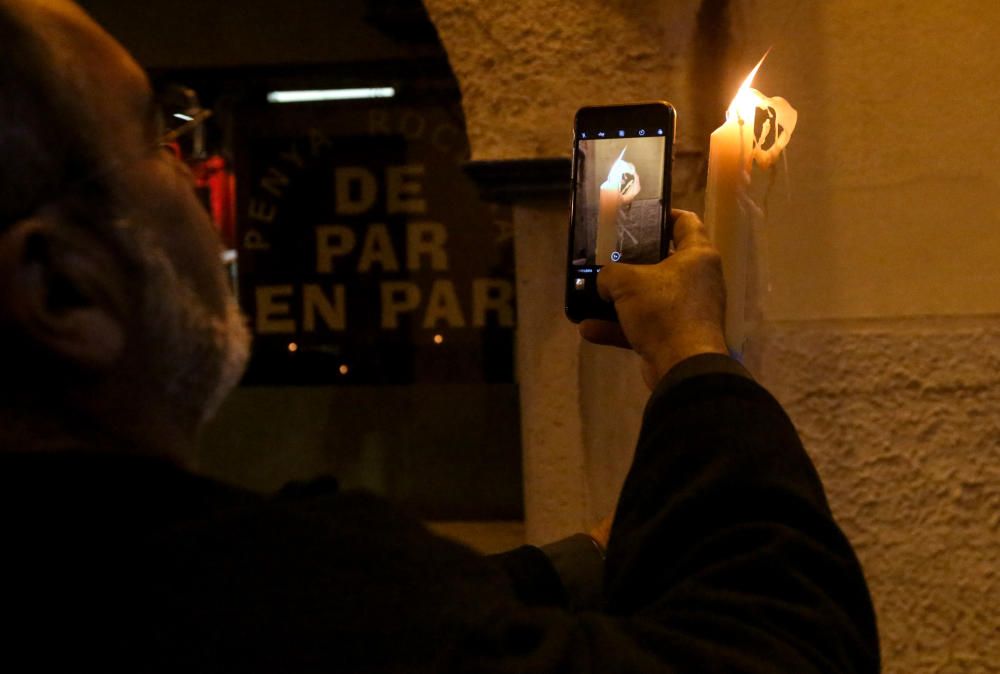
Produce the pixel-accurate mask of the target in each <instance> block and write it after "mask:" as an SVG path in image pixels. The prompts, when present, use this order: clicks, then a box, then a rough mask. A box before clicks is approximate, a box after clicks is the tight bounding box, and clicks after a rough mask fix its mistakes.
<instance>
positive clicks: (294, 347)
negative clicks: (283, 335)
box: [288, 342, 299, 353]
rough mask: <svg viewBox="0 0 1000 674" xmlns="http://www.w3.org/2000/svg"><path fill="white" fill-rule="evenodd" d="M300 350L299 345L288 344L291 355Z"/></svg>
mask: <svg viewBox="0 0 1000 674" xmlns="http://www.w3.org/2000/svg"><path fill="white" fill-rule="evenodd" d="M298 350H299V345H298V344H296V343H295V342H289V343H288V351H289V352H290V353H295V352H296V351H298Z"/></svg>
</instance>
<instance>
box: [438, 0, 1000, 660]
mask: <svg viewBox="0 0 1000 674" xmlns="http://www.w3.org/2000/svg"><path fill="white" fill-rule="evenodd" d="M426 4H427V6H428V8H429V10H430V12H431V16H432V19H433V20H434V21H435V23H436V25H437V27H438V29H439V31H440V34H441V37H442V40H443V42H444V44H445V47H446V49H447V50H448V52H449V57H450V59H451V61H452V66H453V68H454V70H455V72H456V75H457V76H458V79H459V82H460V84H461V86H462V91H463V96H464V107H465V110H466V116H467V121H468V125H469V133H470V137H471V140H472V144H473V154H474V156H475V157H476V158H480V159H497V158H511V157H540V156H553V155H566V154H568V152H569V149H570V138H569V128H570V124H571V119H572V113H573V111H574V110H575V109H576V108H577V107H579V105H582V104H585V103H601V102H617V101H627V100H636V99H648V98H668V99H670V100H672V101H673V102H674V103H675V104H676V105H677V107H678V110H679V118H680V123H681V127H680V132H679V138H680V144H681V147H683V148H685V149H686V150H688V152H693V153H694V154H693V155H690V156H688V157H686V159H685V161H686V162H688V163H689V164H694V165H695V166H694V173H695V175H697V174H698V170H697V169H698V168H699V167H698V166H697V161H698V160H697V152H698V151H699V150H704V149H705V147H706V146H707V138H708V133H709V132H710V131H711V129H712V128H713V126H714V125H715V124H716V123H717V122H718V121H719V120H720V119H721V115H722V112H723V110H724V107H725V104H726V100H724V99H727V98H728V97H729V96H730V95H731V92H732V91H733V90H734V89H735V86H736V84H737V83H738V80H739V79H740V78H741V76H742V75H743V74H745V72H746V71H747V70H749V68H750V67H751V66H752V65H753V63H754V62H755V61H756V59H757V58H758V57H759V56H760V54H762V53H763V52H764V51H765V50H766V49H767V47H769V46H773V47H774V51H773V52H772V53H771V56H770V57H769V58H768V62H767V65H766V66H765V68H764V69H763V71H762V73H761V76H760V77H759V79H758V82H757V85H758V87H759V88H760V89H761V90H762V91H764V92H765V93H768V94H772V95H774V94H780V95H783V96H786V97H787V98H788V99H789V100H791V101H792V103H793V104H794V105H795V106H796V107H797V108H798V109H799V112H800V117H799V127H798V131H797V132H796V137H795V138H794V139H793V141H792V144H791V146H790V151H789V153H788V154H787V169H788V170H787V172H786V171H784V170H783V171H782V172H779V174H777V176H776V180H775V185H774V188H773V189H772V191H771V193H770V195H769V199H768V201H767V204H766V205H767V208H768V217H767V223H766V230H765V232H766V237H765V240H764V241H762V242H761V247H760V249H759V253H760V256H761V258H760V259H761V260H762V261H763V262H762V269H764V270H765V271H766V273H767V277H768V281H769V283H770V286H771V288H772V289H771V291H770V292H769V293H765V294H762V295H760V296H758V297H756V298H755V300H756V304H758V305H759V306H760V307H761V310H762V312H763V314H762V315H763V319H764V320H763V322H762V325H761V327H760V329H759V331H758V332H757V334H756V338H755V340H754V342H753V344H754V348H753V349H752V351H751V353H750V355H749V362H750V364H751V367H752V369H753V370H754V372H755V373H756V375H757V376H758V378H759V379H761V380H762V381H763V382H764V383H765V384H766V385H767V386H768V387H769V388H770V389H772V390H773V391H774V392H775V393H776V395H777V396H778V398H779V399H780V400H781V401H782V402H783V404H785V405H786V407H787V409H788V411H789V414H790V415H791V417H792V419H793V421H794V422H795V423H796V425H797V427H798V428H799V430H800V432H801V434H802V436H803V439H804V441H805V443H806V446H807V448H808V449H809V450H810V453H811V454H812V456H813V457H814V458H815V460H816V463H817V465H818V468H819V470H820V474H821V475H822V477H823V479H824V481H825V483H826V485H827V488H828V493H829V496H830V500H831V504H832V507H833V510H834V512H835V514H836V515H837V517H838V519H839V521H840V522H841V524H842V525H843V527H844V529H845V530H846V531H847V533H848V535H849V536H851V538H852V540H854V541H855V543H856V544H857V547H858V553H859V556H860V557H861V560H862V563H863V564H864V566H865V569H866V573H867V575H868V577H869V579H870V583H871V587H872V591H873V594H874V598H875V603H876V606H877V610H878V612H879V620H880V626H881V632H882V637H883V647H884V655H885V671H886V672H889V673H899V674H903V673H905V674H912V673H918V674H920V673H927V674H930V673H937V672H997V671H1000V643H998V635H1000V619H998V617H997V614H998V612H997V610H996V606H998V605H1000V587H998V583H997V576H996V570H995V569H996V567H997V566H998V564H997V560H998V559H1000V531H998V529H1000V493H998V489H1000V487H998V485H1000V474H998V468H997V466H998V465H1000V374H998V373H1000V264H997V262H996V261H997V260H1000V170H998V169H997V168H996V166H997V160H998V158H1000V133H995V132H993V127H995V126H996V123H995V119H996V115H997V110H1000V87H997V86H996V84H995V82H996V73H997V72H1000V47H998V46H996V44H995V43H996V40H995V32H996V30H995V29H996V26H997V25H1000V3H996V2H994V1H992V0H989V1H987V0H970V1H965V2H961V1H958V0H938V1H937V2H934V3H930V2H902V1H900V0H888V1H886V2H880V3H872V2H868V1H865V0H839V1H838V2H812V1H811V0H767V1H765V0H756V1H755V0H742V1H741V0H732V1H731V2H729V3H726V2H723V1H721V0H705V2H699V1H697V0H675V1H673V2H670V1H668V0H662V1H660V2H653V1H642V0H634V1H631V2H627V1H624V0H619V1H617V2H615V1H611V2H601V3H599V2H595V1H591V0H581V1H580V2H577V3H573V4H572V5H571V6H570V5H566V4H565V3H551V2H542V1H539V0H534V1H533V0H515V1H514V2H507V3H498V2H472V1H471V0H466V1H462V0H426ZM727 4H728V5H729V12H728V15H726V14H724V13H720V12H718V11H717V10H718V8H719V7H721V6H724V5H727ZM712 7H714V8H715V9H714V10H712ZM710 10H712V11H710ZM610 82H614V83H615V84H614V86H612V85H610V84H609V83H610ZM713 92H714V93H713ZM727 92H728V93H727ZM701 168H703V167H701ZM675 189H679V190H680V192H681V193H680V194H677V195H675V202H676V203H679V204H681V205H683V206H685V207H690V208H694V209H695V210H700V205H701V199H702V195H701V193H700V192H699V185H698V182H697V181H694V182H685V183H684V184H683V185H678V184H677V183H675ZM567 217H568V209H567V204H565V203H548V204H541V203H532V204H521V205H519V206H518V207H516V208H515V213H514V219H515V231H516V251H517V267H518V277H519V278H518V291H519V298H518V301H519V321H520V329H519V337H518V348H519V373H520V378H521V386H522V425H523V439H524V451H525V459H524V460H525V481H526V484H525V487H526V496H525V498H526V500H527V503H526V506H527V508H526V512H527V522H526V530H527V537H528V539H529V540H531V541H535V542H537V541H540V540H543V539H546V538H550V537H552V536H556V535H561V534H564V533H566V532H568V531H571V530H573V529H575V528H579V527H580V526H584V525H586V524H587V523H589V522H590V521H591V520H593V519H594V518H595V517H596V516H598V515H600V514H601V513H602V512H604V511H605V510H607V509H608V508H610V507H612V504H613V499H614V494H615V491H616V489H617V487H618V485H619V484H620V479H621V476H622V473H623V471H624V469H625V468H626V467H627V465H628V461H629V459H630V453H631V449H632V445H633V443H634V440H635V435H636V431H637V424H638V420H639V414H640V412H641V408H642V403H643V399H644V396H645V393H644V391H643V390H642V384H641V382H640V380H639V377H638V375H637V371H636V365H635V363H634V361H633V359H631V358H630V357H629V356H628V354H622V353H617V352H613V351H607V350H601V349H596V348H594V347H591V346H589V345H585V344H581V343H580V341H579V338H578V337H577V336H576V334H575V331H574V328H573V326H572V325H570V324H569V323H568V322H566V321H565V320H564V319H563V318H562V316H561V302H562V288H561V283H562V280H561V278H560V271H559V270H560V269H561V267H562V265H563V263H564V262H563V255H564V246H565V242H564V238H565V231H566V223H567Z"/></svg>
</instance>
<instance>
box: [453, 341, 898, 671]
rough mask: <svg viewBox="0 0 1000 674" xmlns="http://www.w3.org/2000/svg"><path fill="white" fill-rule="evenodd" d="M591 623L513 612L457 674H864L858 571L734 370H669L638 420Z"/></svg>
mask: <svg viewBox="0 0 1000 674" xmlns="http://www.w3.org/2000/svg"><path fill="white" fill-rule="evenodd" d="M604 596H605V602H606V603H605V606H604V609H603V610H602V611H593V612H584V613H577V614H571V613H567V612H565V611H560V610H556V609H546V608H524V607H523V605H521V606H520V607H518V606H516V605H514V606H510V607H508V608H507V609H505V610H500V611H497V612H496V614H495V615H494V618H493V620H492V622H491V624H490V626H489V629H487V630H485V631H484V632H481V633H479V634H478V635H477V637H476V639H475V640H473V641H472V642H469V643H467V644H466V647H464V648H462V649H461V650H460V653H461V656H460V659H461V665H460V667H459V669H462V670H464V671H496V672H507V671H511V672H513V671H595V672H618V671H633V672H646V671H649V672H652V671H657V672H685V673H689V672H701V671H727V672H728V671H738V672H743V671H747V672H771V671H776V672H778V671H780V672H795V673H797V674H802V673H808V672H877V671H879V667H880V665H879V650H878V636H877V632H876V626H875V617H874V612H873V609H872V604H871V600H870V597H869V594H868V589H867V586H866V583H865V580H864V576H863V574H862V571H861V567H860V565H859V563H858V561H857V558H856V557H855V555H854V552H853V550H852V548H851V546H850V543H849V542H848V541H847V539H846V538H845V536H844V535H843V533H842V532H841V531H840V529H839V528H838V527H837V525H836V523H835V522H834V520H833V516H832V514H831V512H830V509H829V507H828V505H827V502H826V498H825V496H824V492H823V487H822V485H821V483H820V480H819V477H818V475H817V473H816V471H815V469H814V467H813V465H812V462H811V461H810V460H809V458H808V456H807V455H806V453H805V451H804V450H803V448H802V445H801V443H800V441H799V438H798V435H797V434H796V432H795V429H794V427H793V426H792V424H791V422H790V420H789V419H788V417H787V415H786V414H785V413H784V411H783V410H782V408H781V407H780V405H779V404H778V403H777V402H776V401H775V400H774V398H772V397H771V396H770V394H768V393H767V391H765V390H764V389H763V388H762V387H761V386H760V385H758V384H757V383H756V382H754V381H753V380H752V379H751V378H750V377H749V375H747V373H746V372H745V371H744V370H743V369H742V368H741V367H740V366H739V365H738V364H736V363H735V362H734V361H732V360H730V359H728V358H725V357H723V356H714V355H711V356H698V357H695V358H693V359H690V360H688V361H685V362H684V363H682V364H680V365H679V366H678V367H677V368H675V369H674V371H672V372H671V373H670V374H669V375H668V376H667V378H666V379H665V380H664V382H662V383H661V385H660V386H659V387H658V389H657V390H656V392H655V393H654V394H653V396H652V397H651V399H650V401H649V404H648V406H647V409H646V412H645V415H644V419H643V426H642V430H641V433H640V437H639V441H638V446H637V448H636V454H635V459H634V462H633V465H632V467H631V469H630V472H629V474H628V477H627V479H626V481H625V485H624V487H623V490H622V494H621V498H620V501H619V505H618V509H617V512H616V515H615V521H614V526H613V528H612V534H611V541H610V544H609V547H608V553H607V563H606V570H605V577H604Z"/></svg>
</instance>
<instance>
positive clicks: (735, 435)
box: [0, 356, 879, 674]
mask: <svg viewBox="0 0 1000 674" xmlns="http://www.w3.org/2000/svg"><path fill="white" fill-rule="evenodd" d="M0 486H2V492H3V493H2V496H0V498H2V504H3V514H2V515H0V523H2V536H3V545H4V553H3V562H2V564H3V567H4V568H3V578H4V579H5V580H4V587H3V590H4V596H5V597H6V600H5V601H4V604H3V607H2V608H0V610H3V611H4V613H6V616H5V622H7V623H8V624H10V622H11V621H13V623H14V624H15V625H16V627H15V628H14V629H13V630H10V631H8V632H7V633H6V634H5V636H4V637H3V639H4V641H7V644H6V645H5V647H4V649H3V650H2V651H0V652H2V653H5V655H0V657H3V658H8V659H10V660H9V662H19V661H21V660H20V658H25V657H26V658H28V662H29V663H30V664H31V665H32V666H30V667H21V668H14V669H11V668H10V667H9V666H5V667H4V669H5V671H49V670H51V669H53V668H54V667H66V666H72V667H73V669H74V670H80V669H92V668H94V667H95V666H96V667H97V668H98V669H99V670H101V671H130V672H146V671H148V672H272V673H273V672H321V671H324V672H329V671H333V672H418V671H427V672H430V671H442V672H443V671H447V672H497V673H500V672H595V673H600V674H606V673H611V672H684V673H685V674H688V673H694V672H789V673H796V674H804V673H807V672H876V671H878V670H879V656H878V638H877V633H876V629H875V619H874V615H873V611H872V605H871V601H870V598H869V596H868V591H867V588H866V585H865V581H864V578H863V575H862V572H861V569H860V566H859V565H858V562H857V560H856V558H855V556H854V553H853V551H852V550H851V547H850V544H849V543H848V541H847V540H846V539H845V537H844V536H843V534H842V533H841V532H840V530H839V529H838V528H837V526H836V524H835V523H834V521H833V518H832V516H831V514H830V511H829V508H828V506H827V504H826V500H825V497H824V494H823V489H822V486H821V484H820V482H819V479H818V477H817V475H816V471H815V470H814V468H813V466H812V463H811V462H810V461H809V459H808V457H807V456H806V454H805V452H804V451H803V449H802V447H801V444H800V442H799V440H798V436H797V435H796V433H795V430H794V428H793V427H792V425H791V423H790V422H789V420H788V418H787V416H786V415H785V414H784V412H783V411H782V409H781V407H780V406H779V405H778V404H777V402H775V400H774V399H773V398H772V397H771V396H770V395H769V394H768V393H767V392H766V391H765V390H764V389H763V388H761V387H760V386H759V385H758V384H756V383H755V382H754V381H752V380H751V379H750V378H749V377H748V376H747V375H746V373H745V372H744V371H743V370H742V368H740V367H739V366H738V365H736V364H735V363H733V362H732V361H730V360H728V359H725V358H722V357H717V356H701V357H697V358H694V359H691V360H688V361H685V362H684V363H682V364H681V365H679V366H678V367H676V368H675V369H674V370H673V371H672V372H671V373H670V375H668V377H667V379H666V380H665V381H664V382H663V383H661V385H660V386H659V388H658V389H657V391H656V392H655V393H654V395H653V396H652V398H651V399H650V402H649V404H648V407H647V409H646V413H645V417H644V420H643V427H642V432H641V434H640V438H639V443H638V447H637V449H636V456H635V460H634V463H633V466H632V468H631V471H630V473H629V475H628V478H627V480H626V482H625V486H624V488H623V492H622V496H621V500H620V503H619V506H618V510H617V513H616V517H615V523H614V527H613V533H612V538H611V542H610V545H609V548H608V551H607V563H606V569H605V577H604V604H603V606H602V607H600V608H599V609H598V610H590V611H579V612H573V611H570V610H568V609H567V607H566V606H565V605H564V604H565V601H566V598H565V592H563V591H561V588H560V587H559V576H558V574H556V573H555V572H554V569H553V567H552V566H551V564H549V563H548V562H547V560H546V557H545V555H543V554H541V553H540V552H538V550H537V549H534V548H524V549H522V550H520V551H517V552H515V553H513V554H512V555H510V556H507V557H501V558H498V559H486V558H483V557H481V556H478V555H476V554H474V553H473V552H471V551H469V550H468V549H466V548H464V547H462V546H460V545H457V544H455V543H452V542H449V541H446V540H443V539H440V538H437V537H435V536H433V535H432V534H430V533H429V532H428V531H427V530H426V529H425V528H424V527H423V526H422V525H421V524H419V523H418V522H416V521H415V520H413V519H411V518H410V517H408V516H406V515H405V514H402V513H400V512H399V511H398V510H396V509H395V508H394V507H393V506H391V505H390V504H388V503H386V502H384V501H383V500H381V499H378V498H376V497H374V496H371V495H367V494H357V493H354V494H352V493H336V492H335V491H328V492H323V493H320V494H315V493H308V492H306V493H300V494H298V495H297V496H294V497H288V496H287V495H286V496H285V497H280V498H265V497H261V496H257V495H254V494H251V493H248V492H245V491H242V490H239V489H234V488H232V487H228V486H226V485H222V484H220V483H217V482H214V481H212V480H208V479H205V478H201V477H198V476H195V475H192V474H190V473H188V472H185V471H183V470H181V469H179V468H175V467H173V466H170V465H168V464H165V463H159V462H156V461H150V460H144V459H140V458H129V457H112V456H102V455H87V454H80V453H67V454H64V455H47V456H28V455H23V454H22V455H19V454H7V455H4V456H2V457H0Z"/></svg>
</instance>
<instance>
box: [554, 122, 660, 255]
mask: <svg viewBox="0 0 1000 674" xmlns="http://www.w3.org/2000/svg"><path fill="white" fill-rule="evenodd" d="M597 135H598V136H603V135H604V134H600V133H599V134H597ZM616 135H617V134H616ZM664 152H666V140H665V139H664V138H663V137H662V136H642V137H633V138H622V137H611V138H603V139H597V140H594V139H585V138H584V135H583V134H581V136H580V140H579V141H578V143H577V162H578V164H577V177H578V179H577V184H576V194H575V195H574V210H573V213H574V223H573V230H574V231H573V248H574V250H573V264H574V265H576V266H577V267H589V266H595V265H597V266H599V265H605V264H610V263H611V262H619V261H621V262H629V263H633V264H654V263H656V262H659V260H660V236H661V232H660V224H661V208H662V203H661V202H662V198H663V161H664Z"/></svg>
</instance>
